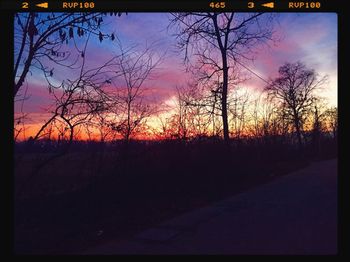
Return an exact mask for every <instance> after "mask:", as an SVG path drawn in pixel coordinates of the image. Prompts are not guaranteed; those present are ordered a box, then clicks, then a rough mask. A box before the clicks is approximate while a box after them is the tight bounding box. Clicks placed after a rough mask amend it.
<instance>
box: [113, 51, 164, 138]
mask: <svg viewBox="0 0 350 262" xmlns="http://www.w3.org/2000/svg"><path fill="white" fill-rule="evenodd" d="M120 48H121V55H120V57H119V58H118V65H117V67H116V68H117V74H119V75H120V76H121V78H120V79H118V82H117V83H115V82H114V85H115V86H116V88H117V97H116V99H117V100H118V101H119V102H120V103H119V104H118V106H117V107H114V111H113V112H114V113H115V114H116V115H117V117H116V118H117V120H116V122H114V123H111V126H112V128H113V129H114V130H115V131H117V132H118V133H120V134H122V136H123V138H124V139H125V140H126V141H129V140H130V138H131V136H133V135H134V134H135V133H137V132H139V131H141V129H142V128H143V125H144V124H145V122H146V119H147V118H148V117H149V116H150V115H151V114H152V113H154V111H155V108H154V106H152V105H151V104H150V103H147V102H146V101H145V99H146V95H145V91H146V88H145V86H144V83H145V81H146V80H149V79H151V76H152V73H154V71H155V69H156V68H157V66H158V65H159V64H160V62H161V61H162V56H159V55H157V53H156V52H154V51H153V50H152V46H151V47H146V48H145V49H144V50H142V51H137V50H131V49H129V51H128V52H125V50H123V48H122V47H120Z"/></svg>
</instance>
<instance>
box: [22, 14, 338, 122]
mask: <svg viewBox="0 0 350 262" xmlns="http://www.w3.org/2000/svg"><path fill="white" fill-rule="evenodd" d="M169 17H170V14H167V13H128V14H127V15H122V16H121V17H114V16H112V17H109V16H108V17H107V18H106V19H105V22H106V24H107V25H106V26H105V27H104V28H103V31H104V32H108V33H111V32H114V33H115V34H116V35H117V37H118V38H119V40H120V42H121V43H122V45H123V47H125V48H127V47H128V46H130V45H133V44H137V45H138V46H140V47H142V46H144V45H145V44H146V43H147V44H151V43H154V42H156V49H155V50H157V52H158V53H159V55H161V54H163V53H165V52H166V56H165V58H164V60H163V62H162V63H161V65H160V66H159V69H158V70H157V71H156V73H155V76H154V77H153V79H152V80H149V81H147V82H146V83H145V85H146V87H147V88H149V89H150V90H151V91H150V92H151V93H152V95H151V96H152V100H153V101H156V102H157V103H162V104H163V103H168V102H169V101H171V99H172V97H173V96H174V94H175V88H176V86H181V85H186V83H187V81H188V80H189V77H190V76H189V75H188V74H186V73H185V71H184V69H185V68H184V66H183V64H182V62H183V60H182V58H183V54H180V53H179V52H178V50H177V49H176V46H175V45H176V40H175V38H174V36H173V35H172V31H171V30H167V26H168V24H169ZM275 31H276V32H275V36H276V37H277V38H279V39H280V40H279V41H278V42H276V43H275V44H271V45H270V47H269V48H264V49H263V50H262V51H261V52H259V53H258V54H257V56H256V59H255V60H254V61H253V62H245V66H247V67H248V68H250V69H251V70H252V71H254V72H255V73H257V74H258V75H260V76H261V77H263V78H264V79H266V80H268V79H269V78H271V77H276V76H277V72H278V68H279V66H281V65H282V64H283V63H284V62H296V61H302V62H303V63H305V64H306V65H307V66H308V67H310V68H313V69H315V70H316V71H317V72H318V73H320V75H328V76H329V83H328V85H327V88H326V89H325V90H324V91H323V92H322V93H320V95H322V96H324V97H326V98H327V99H328V103H329V105H330V106H337V15H336V14H335V13H299V14H296V13H280V14H279V15H278V23H277V24H276V26H275ZM79 41H81V40H78V44H79ZM67 48H69V46H68V47H67ZM117 52H118V49H117V48H116V42H112V41H110V40H108V39H107V40H104V41H103V42H102V43H100V42H99V41H98V38H97V37H92V38H91V40H90V42H89V45H88V52H87V60H88V63H89V66H91V67H94V66H98V65H101V64H103V62H104V61H106V59H108V58H110V57H111V56H113V55H115V54H117ZM242 70H243V71H244V70H245V69H242ZM74 73H75V72H73V71H72V70H68V69H65V68H55V71H54V77H55V76H56V77H57V80H59V78H60V77H65V78H69V77H73V76H74ZM246 75H247V76H248V77H249V79H248V80H247V81H246V82H244V83H242V84H241V85H242V86H243V87H245V88H248V89H250V90H252V91H253V90H262V89H263V88H264V85H265V83H264V82H263V81H262V80H261V79H259V78H257V77H256V76H255V75H253V74H251V73H249V72H246ZM27 83H28V91H27V96H29V99H28V100H26V101H25V102H24V103H23V105H22V104H21V103H19V102H17V103H15V113H19V112H20V111H21V106H22V111H23V112H25V113H29V116H30V117H29V120H28V121H27V124H28V125H35V124H37V123H40V122H41V121H42V120H43V119H45V118H46V117H47V115H45V114H44V112H45V110H44V109H45V108H47V106H49V105H50V103H51V102H52V100H51V97H50V94H49V92H48V89H47V83H46V81H45V79H44V78H43V76H42V74H41V73H40V71H38V70H35V69H33V70H32V74H29V75H28V77H27ZM24 87H25V86H24ZM23 90H24V88H23V89H22V91H21V93H23Z"/></svg>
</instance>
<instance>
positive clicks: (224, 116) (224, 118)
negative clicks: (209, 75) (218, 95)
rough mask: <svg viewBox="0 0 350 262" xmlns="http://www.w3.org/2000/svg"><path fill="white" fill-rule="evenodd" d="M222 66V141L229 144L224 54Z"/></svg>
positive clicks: (226, 74) (225, 61)
mask: <svg viewBox="0 0 350 262" xmlns="http://www.w3.org/2000/svg"><path fill="white" fill-rule="evenodd" d="M222 59H223V61H222V64H223V83H222V100H221V107H222V124H223V131H224V140H225V142H226V143H228V142H229V139H230V137H229V130H228V118H227V89H228V88H227V86H228V66H227V57H226V52H225V53H223V54H222Z"/></svg>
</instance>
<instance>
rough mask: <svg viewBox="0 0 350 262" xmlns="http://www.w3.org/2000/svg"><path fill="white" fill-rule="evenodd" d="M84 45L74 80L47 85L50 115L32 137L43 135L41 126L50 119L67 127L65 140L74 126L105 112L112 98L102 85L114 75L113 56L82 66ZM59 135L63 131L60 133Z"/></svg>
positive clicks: (72, 131)
mask: <svg viewBox="0 0 350 262" xmlns="http://www.w3.org/2000/svg"><path fill="white" fill-rule="evenodd" d="M88 40H89V38H88V39H87V40H86V43H85V46H84V50H83V53H84V56H83V61H82V66H81V68H80V71H79V74H78V77H77V78H76V79H66V80H64V81H63V82H62V83H61V85H60V86H52V85H51V86H50V90H51V93H52V95H53V97H54V100H55V104H54V105H53V110H52V111H51V113H52V115H51V117H50V118H49V119H48V120H47V121H46V122H45V123H44V124H43V126H42V127H41V128H40V129H39V131H38V132H37V134H36V135H35V137H34V140H36V139H38V138H40V137H41V136H42V135H43V131H44V130H45V128H46V127H47V126H48V125H49V124H50V123H51V122H53V121H55V122H56V124H58V123H60V124H59V125H61V126H66V128H65V129H64V130H65V131H66V130H69V132H70V135H69V141H70V143H71V142H72V140H73V138H74V129H75V127H77V126H79V125H82V124H84V123H89V122H92V120H93V118H95V117H96V116H98V115H99V114H101V113H102V112H106V111H107V109H108V108H109V107H110V105H111V104H113V105H114V106H115V101H112V100H111V97H110V96H109V95H108V94H107V93H106V92H105V91H104V87H105V86H108V85H110V83H111V81H112V80H113V79H114V78H115V77H117V76H115V75H114V76H112V73H113V74H115V71H114V68H115V66H116V64H117V63H116V59H117V56H115V57H112V58H111V59H109V60H108V61H106V62H105V63H104V64H103V65H101V66H98V67H96V68H90V69H86V57H87V44H88ZM62 135H63V133H62Z"/></svg>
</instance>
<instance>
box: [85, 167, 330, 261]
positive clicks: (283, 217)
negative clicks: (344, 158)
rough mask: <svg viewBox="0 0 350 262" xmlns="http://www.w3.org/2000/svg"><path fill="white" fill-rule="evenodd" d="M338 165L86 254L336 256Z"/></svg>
mask: <svg viewBox="0 0 350 262" xmlns="http://www.w3.org/2000/svg"><path fill="white" fill-rule="evenodd" d="M336 253H337V160H328V161H323V162H317V163H313V164H311V165H310V166H308V167H307V168H305V169H303V170H299V171H297V172H294V173H291V174H289V175H287V176H284V177H281V178H279V179H277V180H274V181H272V182H270V183H268V184H265V185H261V186H259V187H256V188H254V189H252V190H249V191H247V192H244V193H241V194H239V195H236V196H233V197H231V198H228V199H225V200H223V201H220V202H218V203H216V204H214V205H212V206H209V207H205V208H201V209H198V210H195V211H192V212H189V213H187V214H184V215H182V216H179V217H176V218H174V219H172V220H169V221H166V222H164V223H162V224H160V225H158V226H157V227H154V228H151V229H148V230H146V231H144V232H141V233H140V234H138V235H136V236H134V237H133V238H132V239H129V240H125V241H120V242H115V243H110V244H108V245H103V246H99V247H96V248H94V249H92V250H88V251H86V252H85V254H318V255H319V254H336Z"/></svg>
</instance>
